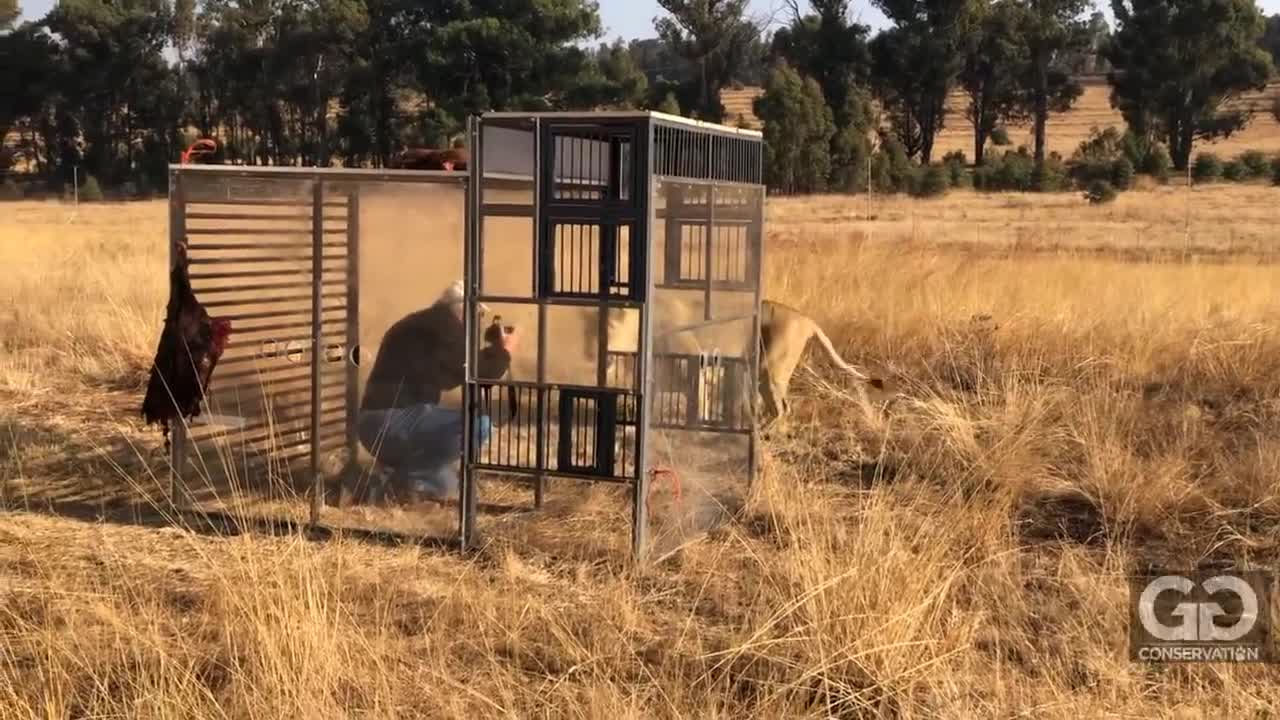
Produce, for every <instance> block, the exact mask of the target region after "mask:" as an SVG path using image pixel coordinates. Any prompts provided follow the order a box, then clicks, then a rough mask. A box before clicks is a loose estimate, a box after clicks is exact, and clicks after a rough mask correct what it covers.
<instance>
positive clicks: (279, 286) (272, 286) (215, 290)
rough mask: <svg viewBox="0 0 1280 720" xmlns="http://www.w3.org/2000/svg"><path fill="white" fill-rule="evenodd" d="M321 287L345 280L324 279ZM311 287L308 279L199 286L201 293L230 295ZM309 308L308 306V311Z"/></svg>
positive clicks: (335, 285)
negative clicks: (225, 285) (289, 281)
mask: <svg viewBox="0 0 1280 720" xmlns="http://www.w3.org/2000/svg"><path fill="white" fill-rule="evenodd" d="M320 284H321V286H323V287H342V286H344V285H346V281H345V280H326V281H324V282H322V283H320ZM309 287H312V283H311V282H310V281H305V282H292V283H258V284H256V285H235V286H228V287H209V288H201V289H200V291H199V292H200V294H201V295H230V294H233V293H238V292H263V291H267V290H298V289H301V288H309ZM309 310H310V308H308V311H309Z"/></svg>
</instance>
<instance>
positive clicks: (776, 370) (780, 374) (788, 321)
mask: <svg viewBox="0 0 1280 720" xmlns="http://www.w3.org/2000/svg"><path fill="white" fill-rule="evenodd" d="M677 310H678V308H666V312H668V313H674V314H675V315H676V316H679V317H682V319H683V316H682V315H681V314H680V313H678V312H675V311H677ZM687 314H688V313H684V315H687ZM638 321H639V313H636V312H623V311H615V310H611V311H610V312H609V321H608V324H609V349H610V350H614V351H618V350H629V351H632V352H634V351H635V339H636V337H637V327H636V324H637V323H638ZM592 331H594V328H590V329H589V332H588V335H589V336H590V337H589V339H588V342H587V352H589V353H591V352H594V350H595V343H594V332H592ZM811 338H817V340H818V343H819V345H821V346H822V349H823V350H824V351H826V354H827V357H829V358H830V359H831V361H832V362H833V363H834V364H835V365H836V366H837V367H839V368H840V369H842V370H844V371H845V372H847V373H849V374H850V375H851V376H853V377H854V379H856V380H858V381H859V382H860V383H864V384H865V385H864V386H862V387H860V388H859V389H860V390H865V389H866V386H870V387H871V388H873V389H874V390H876V391H884V390H885V386H884V381H883V380H881V379H880V378H873V377H870V376H868V375H867V374H866V373H863V372H862V371H860V370H858V369H857V368H856V367H854V366H852V365H850V364H849V363H848V362H846V361H845V360H844V358H842V357H840V354H839V353H837V352H836V349H835V347H834V346H833V345H832V344H831V339H830V338H829V337H827V334H826V333H825V332H823V330H822V328H821V327H819V326H818V324H817V323H816V322H814V321H813V319H812V318H810V317H809V316H808V315H805V314H804V313H803V312H801V311H799V310H797V309H795V308H793V307H790V306H788V305H784V304H782V303H779V302H777V301H774V300H763V301H761V304H760V339H759V342H760V347H759V350H760V377H759V379H758V385H757V396H756V397H757V398H758V399H760V400H761V401H762V404H763V408H762V409H763V414H764V415H765V417H767V418H768V420H767V421H766V422H765V423H762V425H771V424H773V423H774V422H777V421H778V420H780V419H782V418H783V417H785V416H786V415H787V414H788V413H789V412H790V410H791V407H790V403H789V402H788V400H787V392H788V389H789V387H790V384H791V376H792V375H793V374H794V373H795V370H796V366H797V365H798V364H799V362H800V358H801V357H802V356H803V355H804V351H805V348H806V347H808V344H809V340H810V339H811ZM697 345H698V343H697V341H696V339H695V338H694V337H693V335H692V334H690V333H679V332H676V333H671V334H664V335H663V336H662V337H661V340H658V341H657V342H655V347H654V352H656V353H663V352H682V353H694V354H696V353H698V352H699V351H700V350H701V348H699V347H698V346H697ZM742 355H743V356H744V357H745V356H746V352H743V354H742ZM609 366H610V367H611V366H612V359H610V361H609ZM662 389H665V388H659V390H662Z"/></svg>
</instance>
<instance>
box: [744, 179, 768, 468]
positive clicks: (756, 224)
mask: <svg viewBox="0 0 1280 720" xmlns="http://www.w3.org/2000/svg"><path fill="white" fill-rule="evenodd" d="M755 198H756V202H755V217H754V218H752V222H751V229H750V231H749V232H750V245H751V254H752V257H753V258H754V260H753V262H755V267H754V268H753V269H754V270H755V285H756V287H755V303H754V308H755V309H754V313H755V316H754V318H753V319H752V328H751V344H750V345H749V346H748V347H749V348H750V352H751V357H750V358H748V359H747V362H748V365H747V383H746V384H747V393H748V395H747V397H749V398H750V408H751V433H750V435H748V436H747V438H748V439H747V483H748V485H749V489H754V487H755V485H756V482H757V480H758V478H757V475H758V473H759V464H758V460H757V458H756V454H757V453H758V452H759V448H760V401H759V398H760V360H761V358H760V349H761V348H762V347H763V343H762V341H761V337H760V306H761V304H762V301H763V299H764V191H763V189H757V190H756V191H755Z"/></svg>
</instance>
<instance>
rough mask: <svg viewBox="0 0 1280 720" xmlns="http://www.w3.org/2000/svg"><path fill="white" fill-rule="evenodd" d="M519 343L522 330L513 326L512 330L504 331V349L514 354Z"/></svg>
mask: <svg viewBox="0 0 1280 720" xmlns="http://www.w3.org/2000/svg"><path fill="white" fill-rule="evenodd" d="M519 344H520V331H519V330H518V329H516V328H514V327H513V328H511V332H503V333H502V349H503V350H506V351H507V353H509V354H511V355H514V354H515V352H516V346H517V345H519Z"/></svg>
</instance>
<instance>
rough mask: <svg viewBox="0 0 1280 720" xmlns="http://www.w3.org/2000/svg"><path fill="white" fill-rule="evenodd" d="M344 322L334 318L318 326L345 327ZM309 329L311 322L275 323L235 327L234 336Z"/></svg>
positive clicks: (324, 320) (323, 320)
mask: <svg viewBox="0 0 1280 720" xmlns="http://www.w3.org/2000/svg"><path fill="white" fill-rule="evenodd" d="M308 314H309V313H308ZM346 322H347V319H346V318H336V319H331V318H321V320H320V324H321V325H322V326H324V325H345V324H346ZM310 327H311V322H310V321H309V320H308V321H300V322H293V323H277V324H275V325H262V326H254V327H237V328H236V329H235V330H236V335H248V334H250V333H260V332H280V331H282V330H306V329H308V328H310Z"/></svg>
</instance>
